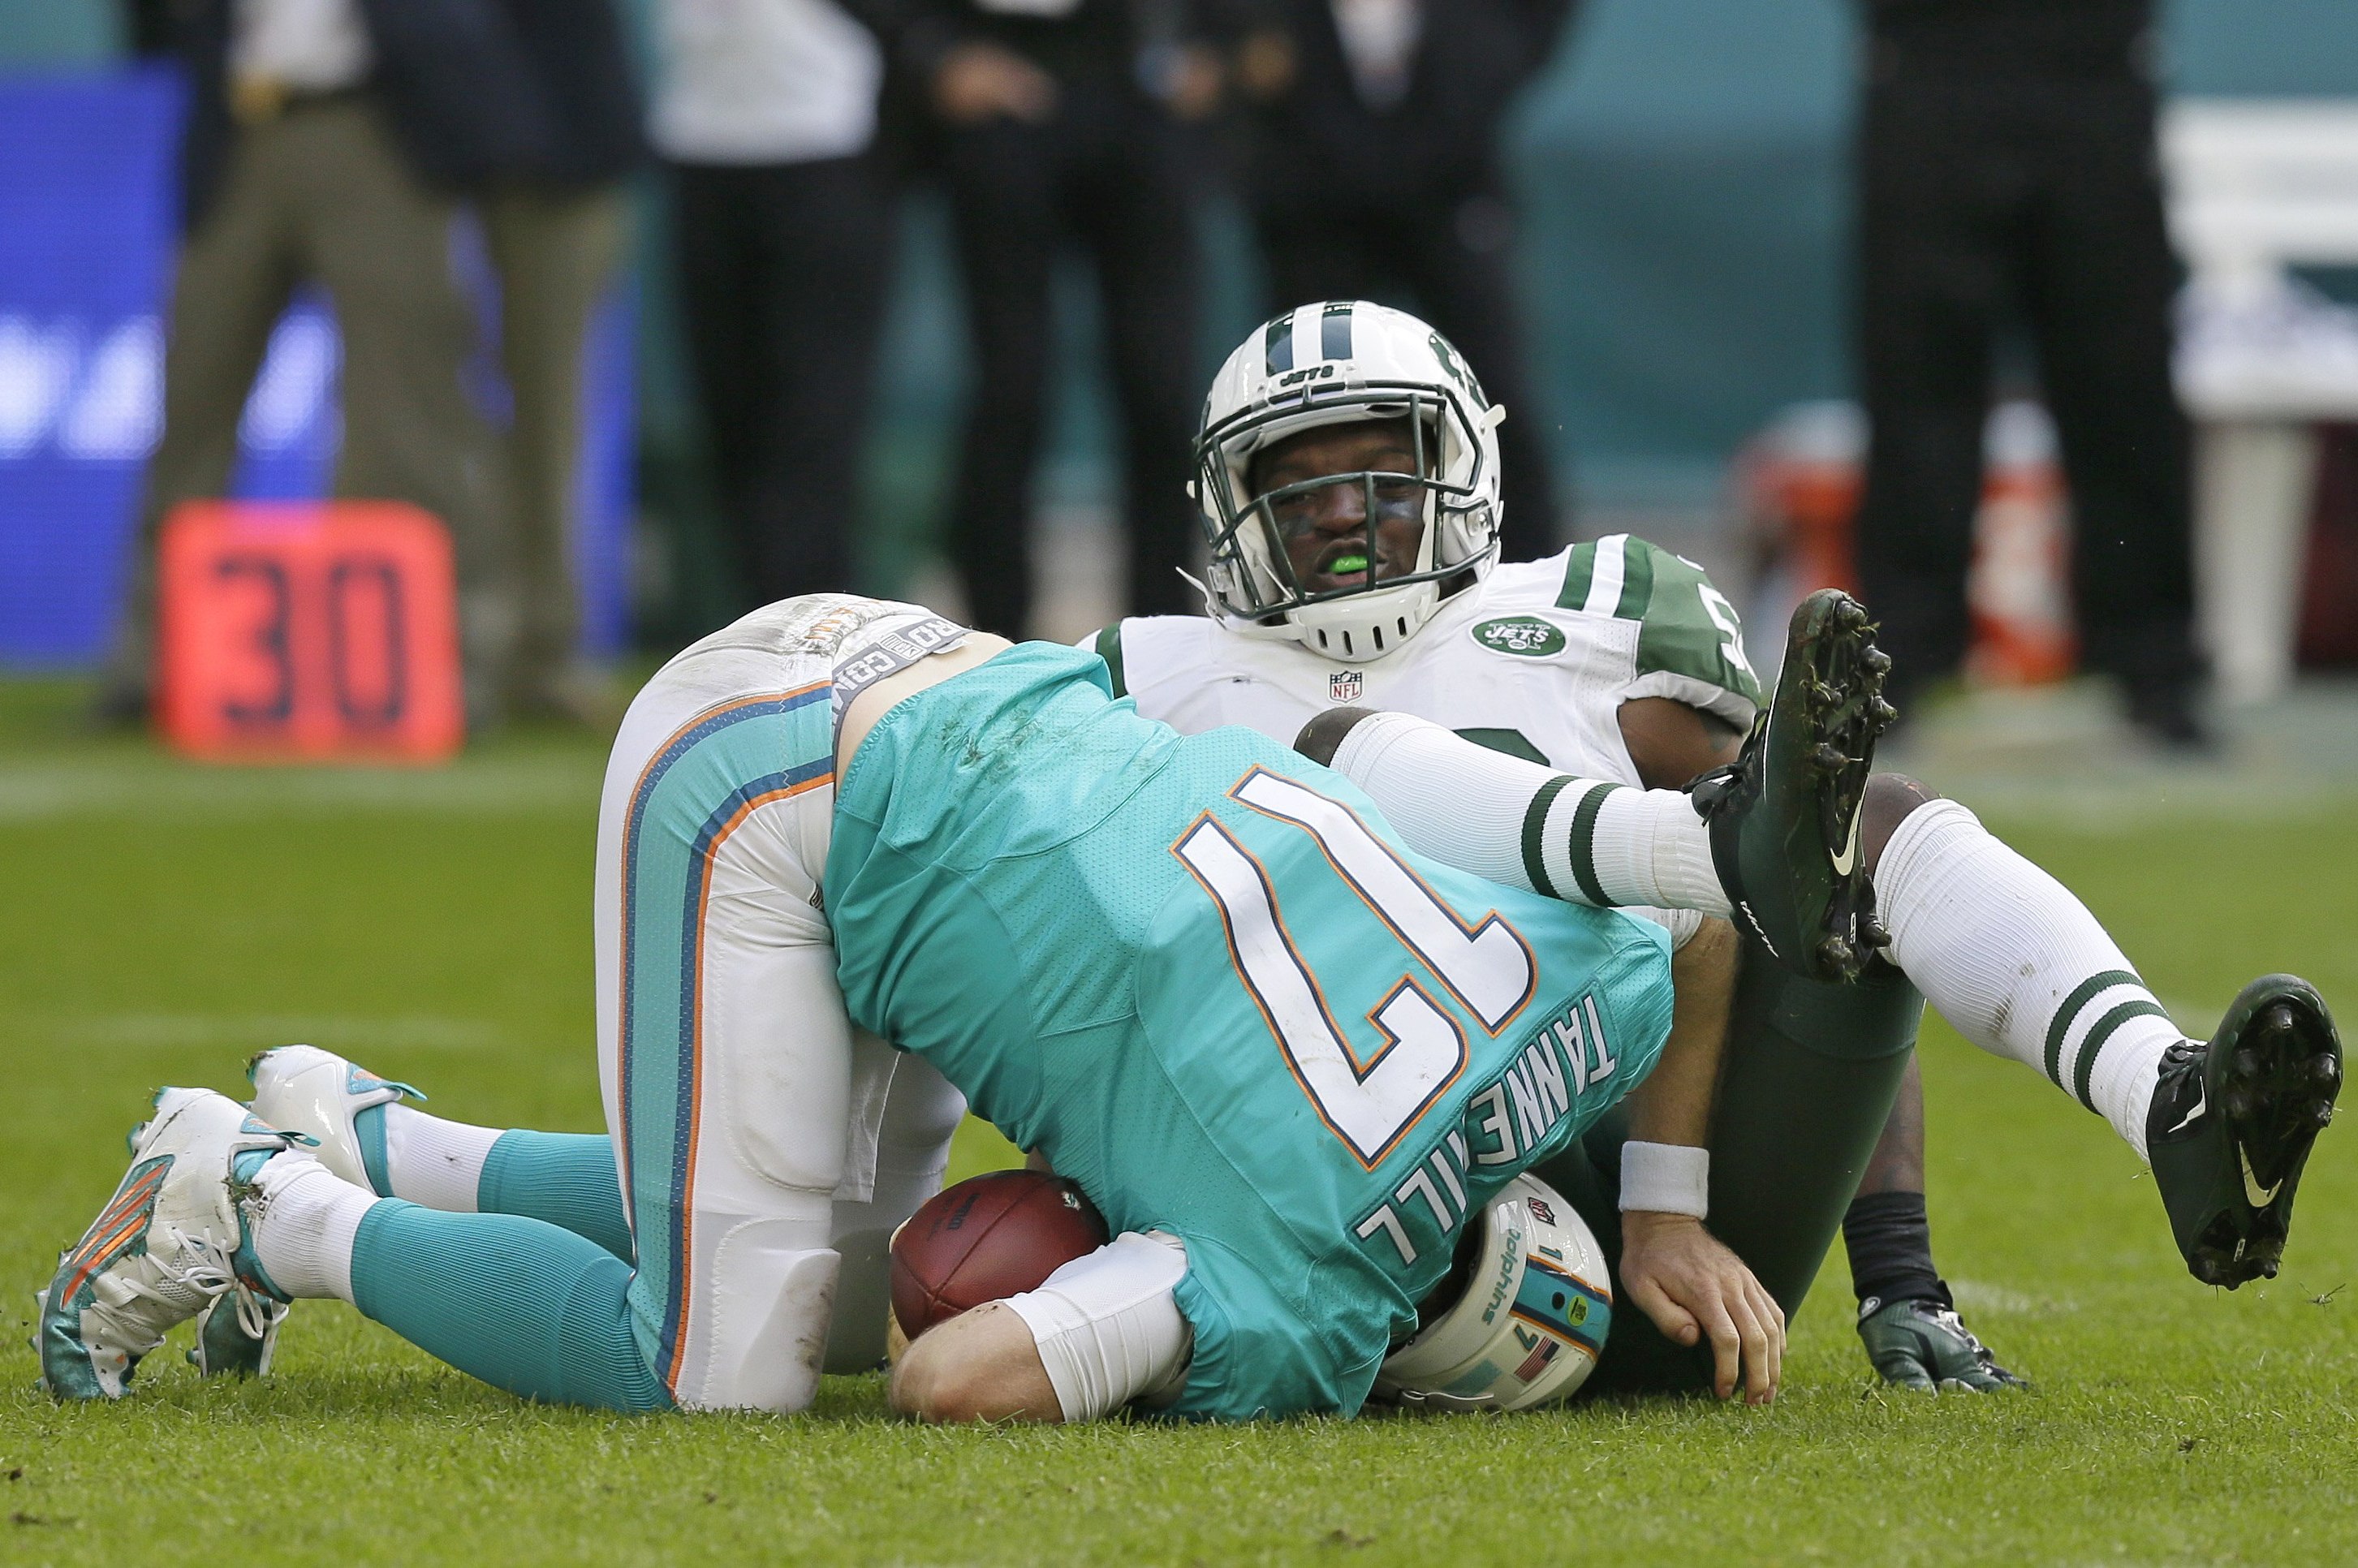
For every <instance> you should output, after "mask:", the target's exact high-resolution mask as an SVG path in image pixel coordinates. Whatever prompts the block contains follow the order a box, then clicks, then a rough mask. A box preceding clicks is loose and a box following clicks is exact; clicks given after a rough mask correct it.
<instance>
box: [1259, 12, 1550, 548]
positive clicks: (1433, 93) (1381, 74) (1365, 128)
mask: <svg viewBox="0 0 2358 1568" xmlns="http://www.w3.org/2000/svg"><path fill="white" fill-rule="evenodd" d="M1571 10H1572V0H1449V3H1448V4H1445V5H1443V4H1435V3H1432V0H1252V4H1251V5H1250V8H1249V20H1248V21H1247V22H1246V24H1245V37H1244V42H1243V45H1242V47H1241V48H1240V49H1239V51H1238V57H1237V59H1238V69H1237V84H1238V89H1239V96H1240V97H1241V98H1242V100H1243V102H1244V104H1245V108H1246V114H1245V124H1246V126H1247V129H1248V135H1247V140H1246V160H1245V161H1246V192H1247V199H1248V200H1249V204H1250V206H1251V210H1252V218H1253V223H1254V227H1255V229H1256V230H1257V231H1258V233H1259V238H1260V248H1261V254H1262V255H1263V257H1264V258H1265V260H1266V261H1267V264H1268V267H1269V276H1270V285H1271V289H1272V290H1273V291H1274V293H1275V295H1276V301H1275V308H1278V309H1281V310H1282V309H1291V308H1293V307H1294V306H1297V305H1300V304H1302V303H1303V301H1305V300H1312V299H1390V300H1392V301H1394V302H1396V303H1397V302H1401V301H1400V300H1399V298H1398V296H1399V294H1400V293H1401V291H1405V293H1406V295H1407V296H1408V299H1407V301H1405V302H1406V303H1409V304H1411V305H1412V307H1413V308H1415V309H1416V310H1417V312H1418V314H1420V315H1422V316H1423V317H1425V318H1426V319H1429V320H1430V321H1432V322H1433V326H1434V327H1435V328H1437V329H1438V330H1440V332H1441V333H1442V335H1443V336H1444V337H1445V338H1446V339H1448V340H1449V341H1450V342H1452V343H1454V344H1455V345H1456V347H1457V349H1458V351H1460V352H1461V353H1463V354H1464V355H1465V356H1466V363H1467V365H1468V367H1469V368H1470V369H1471V370H1472V371H1473V373H1475V374H1476V376H1477V377H1478V378H1479V379H1480V381H1481V383H1482V386H1483V390H1484V391H1485V392H1486V393H1487V394H1488V395H1489V398H1490V400H1491V401H1492V402H1493V403H1495V404H1498V405H1500V406H1504V407H1505V408H1506V410H1507V422H1506V424H1504V425H1503V426H1501V427H1499V431H1498V440H1499V445H1500V449H1501V450H1500V460H1501V464H1502V467H1503V468H1504V470H1505V478H1506V486H1507V488H1506V492H1505V494H1504V496H1503V497H1502V499H1501V503H1500V509H1499V510H1500V517H1501V524H1502V525H1501V530H1500V544H1501V555H1500V558H1501V559H1505V560H1515V561H1522V560H1535V559H1537V558H1539V557H1542V556H1546V555H1551V554H1552V553H1553V552H1554V551H1555V550H1556V549H1557V548H1558V547H1559V546H1560V545H1561V544H1562V538H1561V536H1560V530H1559V527H1558V515H1557V513H1558V499H1557V494H1556V489H1555V480H1554V477H1553V468H1554V464H1553V456H1554V454H1553V452H1552V450H1551V443H1550V442H1549V440H1548V422H1547V421H1545V420H1543V419H1542V418H1541V416H1540V409H1539V404H1538V400H1537V398H1536V396H1535V395H1534V391H1533V387H1532V383H1531V377H1530V374H1529V373H1528V370H1527V367H1526V356H1525V351H1524V334H1523V325H1522V313H1521V310H1520V308H1519V307H1518V305H1517V303H1516V298H1515V283H1514V277H1513V271H1512V266H1511V263H1512V260H1513V243H1514V238H1515V211H1514V208H1513V205H1512V203H1511V201H1510V200H1509V196H1508V190H1507V181H1506V178H1505V171H1504V169H1503V168H1502V167H1501V158H1500V149H1499V128H1500V124H1501V122H1502V120H1503V119H1504V117H1505V115H1506V113H1507V110H1508V109H1509V106H1510V105H1511V104H1512V103H1513V101H1514V97H1515V94H1516V92H1517V91H1518V90H1519V89H1520V87H1521V86H1522V85H1523V84H1524V83H1525V82H1526V81H1529V80H1530V79H1531V76H1532V75H1534V74H1535V73H1536V72H1538V71H1539V70H1541V68H1542V67H1544V66H1545V65H1546V64H1547V62H1548V60H1549V59H1550V58H1551V57H1552V55H1553V54H1554V52H1555V48H1556V44H1557V42H1558V40H1559V39H1560V38H1562V37H1563V29H1564V26H1565V22H1566V19H1567V17H1568V16H1569V15H1570V13H1571Z"/></svg>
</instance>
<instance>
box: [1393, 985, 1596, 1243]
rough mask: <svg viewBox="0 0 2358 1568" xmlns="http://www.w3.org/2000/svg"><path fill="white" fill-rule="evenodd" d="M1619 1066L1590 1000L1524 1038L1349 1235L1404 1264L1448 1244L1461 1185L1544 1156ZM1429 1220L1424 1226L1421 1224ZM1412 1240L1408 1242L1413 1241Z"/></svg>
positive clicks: (1462, 1199)
mask: <svg viewBox="0 0 2358 1568" xmlns="http://www.w3.org/2000/svg"><path fill="white" fill-rule="evenodd" d="M1619 1066H1620V1063H1619V1062H1617V1060H1616V1059H1615V1057H1614V1052H1613V1048H1612V1045H1611V1044H1610V1043H1609V1042H1608V1041H1607V1040H1606V1034H1605V1024H1604V1021H1603V1020H1602V1019H1601V1018H1600V1017H1599V1016H1598V1014H1597V1011H1596V998H1595V995H1594V994H1593V993H1592V994H1590V995H1586V996H1584V997H1582V998H1581V999H1580V1000H1578V1001H1575V1002H1574V1003H1573V1004H1572V1005H1571V1006H1569V1007H1567V1008H1565V1009H1564V1010H1563V1011H1562V1012H1560V1013H1558V1014H1557V1015H1556V1016H1555V1017H1554V1018H1553V1019H1552V1020H1551V1021H1550V1022H1548V1023H1547V1024H1546V1025H1544V1026H1543V1027H1542V1028H1541V1029H1540V1030H1539V1031H1538V1032H1537V1033H1534V1034H1533V1035H1532V1036H1531V1042H1530V1043H1529V1044H1526V1045H1525V1046H1524V1047H1523V1050H1522V1054H1520V1055H1519V1056H1517V1057H1516V1058H1515V1060H1514V1061H1513V1063H1511V1064H1510V1065H1509V1066H1508V1067H1507V1070H1506V1071H1504V1072H1503V1073H1500V1074H1499V1075H1498V1076H1497V1077H1496V1078H1494V1079H1492V1080H1491V1081H1490V1083H1489V1084H1488V1086H1487V1087H1485V1088H1483V1089H1482V1090H1481V1091H1480V1092H1479V1093H1477V1094H1476V1095H1475V1096H1474V1098H1472V1099H1471V1100H1469V1101H1467V1102H1466V1116H1465V1119H1464V1120H1463V1121H1462V1122H1461V1123H1460V1124H1459V1125H1458V1126H1456V1127H1454V1128H1452V1129H1451V1130H1450V1131H1449V1135H1448V1136H1447V1137H1446V1138H1444V1139H1443V1140H1442V1141H1441V1143H1440V1144H1439V1145H1438V1146H1437V1147H1435V1148H1434V1149H1433V1152H1432V1153H1431V1154H1429V1155H1427V1156H1426V1157H1425V1159H1424V1161H1423V1162H1422V1163H1420V1164H1419V1165H1418V1166H1417V1167H1416V1168H1415V1169H1414V1170H1412V1171H1411V1172H1410V1173H1408V1176H1407V1178H1406V1179H1405V1180H1403V1181H1402V1182H1401V1184H1400V1185H1399V1186H1397V1187H1395V1188H1394V1189H1393V1190H1392V1195H1391V1198H1390V1201H1389V1202H1386V1203H1380V1204H1378V1205H1377V1206H1375V1208H1374V1209H1373V1210H1372V1211H1370V1212H1369V1213H1368V1214H1367V1215H1365V1216H1364V1217H1361V1218H1360V1220H1359V1222H1358V1223H1357V1225H1355V1226H1353V1227H1351V1228H1352V1230H1353V1232H1354V1233H1355V1234H1357V1236H1358V1237H1359V1238H1360V1239H1361V1240H1368V1239H1369V1238H1373V1237H1374V1236H1375V1235H1376V1233H1377V1232H1378V1231H1381V1232H1382V1233H1383V1234H1384V1235H1385V1236H1386V1237H1388V1238H1390V1241H1391V1244H1392V1245H1393V1246H1394V1247H1395V1248H1397V1249H1399V1251H1400V1260H1401V1262H1402V1263H1403V1264H1408V1263H1413V1262H1415V1261H1416V1260H1417V1259H1418V1258H1419V1257H1420V1256H1422V1252H1423V1250H1424V1249H1426V1248H1430V1247H1434V1246H1440V1247H1444V1248H1446V1247H1448V1246H1450V1245H1451V1244H1452V1240H1453V1238H1455V1235H1456V1232H1457V1227H1459V1226H1460V1225H1462V1224H1464V1223H1465V1220H1466V1213H1467V1210H1468V1202H1467V1198H1466V1175H1467V1174H1468V1173H1470V1172H1472V1171H1475V1170H1478V1169H1481V1168H1483V1167H1487V1166H1492V1165H1517V1166H1520V1165H1527V1164H1529V1163H1530V1162H1531V1159H1532V1156H1533V1153H1534V1152H1535V1151H1537V1150H1540V1149H1541V1148H1544V1147H1545V1146H1546V1144H1547V1141H1548V1139H1549V1137H1550V1135H1552V1133H1553V1132H1554V1131H1555V1130H1556V1127H1557V1125H1558V1124H1559V1123H1561V1122H1562V1121H1563V1119H1564V1118H1565V1117H1566V1116H1568V1115H1570V1114H1571V1112H1572V1107H1573V1102H1574V1099H1576V1098H1578V1097H1579V1096H1580V1095H1582V1094H1585V1092H1587V1091H1588V1090H1589V1089H1590V1088H1592V1087H1595V1086H1597V1085H1601V1084H1603V1083H1604V1082H1605V1081H1606V1079H1608V1078H1610V1077H1611V1076H1613V1074H1614V1072H1615V1071H1616V1070H1617V1068H1618V1067H1619ZM1428 1217H1429V1222H1428ZM1412 1232H1413V1234H1412Z"/></svg>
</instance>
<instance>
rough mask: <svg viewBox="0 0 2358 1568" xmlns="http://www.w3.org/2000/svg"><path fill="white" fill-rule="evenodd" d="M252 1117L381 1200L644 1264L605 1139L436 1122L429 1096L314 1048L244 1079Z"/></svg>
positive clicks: (275, 1053)
mask: <svg viewBox="0 0 2358 1568" xmlns="http://www.w3.org/2000/svg"><path fill="white" fill-rule="evenodd" d="M246 1076H247V1077H248V1078H249V1079H251V1080H252V1082H253V1084H254V1115H255V1116H256V1117H257V1118H259V1119H261V1120H262V1121H263V1122H265V1123H266V1124H267V1125H269V1126H272V1127H276V1128H282V1129H285V1130H287V1131H290V1132H300V1133H304V1134H306V1135H307V1136H308V1137H311V1138H314V1139H317V1140H318V1141H319V1143H318V1147H317V1150H316V1153H317V1156H318V1158H319V1162H320V1163H321V1164H323V1165H325V1166H327V1167H328V1169H329V1170H330V1171H332V1172H334V1173H336V1175H337V1176H338V1177H340V1178H341V1179H342V1180H344V1181H346V1182H350V1183H352V1184H353V1185H355V1186H362V1187H366V1188H367V1189H368V1190H369V1191H371V1192H373V1193H374V1194H375V1195H377V1196H379V1197H387V1198H401V1199H404V1200H406V1201H407V1202H410V1203H415V1204H418V1205H421V1206H425V1207H427V1208H431V1209H440V1210H442V1211H444V1212H446V1213H450V1214H476V1213H482V1214H512V1215H521V1216H524V1217H527V1218H532V1219H540V1220H546V1221H547V1222H548V1223H549V1224H551V1225H554V1226H557V1227H561V1228H563V1229H566V1230H569V1231H572V1232H573V1233H574V1234H575V1235H577V1236H580V1237H585V1238H588V1239H590V1240H591V1241H594V1242H596V1243H597V1244H598V1245H599V1246H600V1247H602V1248H604V1249H606V1250H607V1251H609V1252H611V1253H612V1254H613V1255H614V1256H615V1257H617V1258H619V1259H621V1260H622V1261H623V1262H624V1263H630V1262H633V1260H634V1259H633V1251H632V1247H631V1226H630V1221H629V1219H628V1218H627V1217H625V1216H624V1214H623V1212H622V1185H621V1183H620V1182H619V1181H618V1180H617V1179H616V1176H615V1172H614V1144H613V1141H612V1140H611V1138H609V1137H608V1136H607V1135H606V1134H604V1133H602V1132H537V1131H534V1130H530V1129H528V1128H496V1127H478V1126H475V1125H473V1124H472V1123H470V1122H464V1121H452V1120H450V1119H448V1118H445V1117H439V1116H434V1115H430V1114H428V1113H427V1112H426V1111H423V1110H420V1109H418V1108H417V1107H416V1106H415V1105H411V1104H407V1103H405V1102H406V1101H407V1100H413V1099H416V1100H422V1099H424V1098H426V1097H425V1096H424V1095H423V1094H421V1093H420V1092H419V1091H418V1090H416V1089H415V1088H412V1087H410V1086H409V1085H407V1084H403V1083H395V1082H394V1081H392V1080H391V1079H387V1078H382V1077H379V1076H376V1075H375V1074H373V1073H372V1072H370V1071H368V1070H367V1069H366V1068H364V1067H362V1066H361V1065H359V1064H357V1063H354V1062H351V1061H347V1060H346V1059H345V1058H343V1057H341V1056H339V1055H336V1054H333V1053H331V1052H328V1051H322V1050H320V1049H319V1048H318V1047H316V1046H311V1045H282V1046H279V1047H278V1048H277V1049H276V1050H272V1051H265V1052H264V1053H262V1054H260V1055H258V1056H256V1057H255V1058H254V1061H253V1063H252V1064H251V1065H248V1067H247V1068H246Z"/></svg>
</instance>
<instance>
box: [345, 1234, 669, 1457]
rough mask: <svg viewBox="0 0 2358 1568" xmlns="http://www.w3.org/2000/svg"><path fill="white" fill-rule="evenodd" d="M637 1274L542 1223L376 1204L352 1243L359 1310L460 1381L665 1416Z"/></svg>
mask: <svg viewBox="0 0 2358 1568" xmlns="http://www.w3.org/2000/svg"><path fill="white" fill-rule="evenodd" d="M631 1277H632V1276H631V1271H630V1269H629V1267H628V1266H626V1265H625V1264H623V1263H622V1262H621V1261H620V1260H617V1259H616V1258H615V1257H614V1256H613V1255H612V1254H611V1252H608V1251H605V1250H603V1249H600V1248H599V1247H598V1246H596V1245H595V1244H594V1243H592V1242H590V1241H589V1240H587V1239H585V1238H582V1237H579V1236H576V1235H574V1234H573V1233H572V1232H570V1231H568V1230H563V1229H560V1228H558V1227H556V1226H554V1225H550V1224H548V1223H546V1221H543V1220H538V1219H527V1218H525V1217H521V1216H518V1215H506V1214H442V1213H438V1212H437V1211H436V1210H434V1209H430V1208H421V1207H419V1206H417V1205H416V1204H413V1203H405V1202H403V1201H401V1200H400V1199H398V1198H392V1199H387V1200H385V1201H384V1202H383V1203H380V1204H377V1205H376V1206H374V1207H373V1208H371V1209H370V1210H369V1212H368V1217H366V1218H364V1219H362V1221H361V1226H360V1231H359V1233H358V1234H357V1235H356V1236H354V1237H353V1238H352V1298H353V1301H354V1303H356V1304H357V1305H358V1306H359V1307H360V1309H361V1311H362V1313H364V1314H367V1315H368V1316H369V1317H372V1318H373V1319H375V1320H376V1321H377V1322H379V1323H381V1324H383V1325H385V1326H386V1327H387V1328H390V1329H391V1330H393V1331H394V1332H395V1334H398V1335H400V1336H402V1337H403V1338H404V1339H406V1340H408V1341H409V1342H410V1343H411V1344H412V1345H415V1346H417V1347H418V1348H419V1349H421V1350H424V1351H426V1352H427V1353H428V1354H430V1355H433V1356H436V1357H439V1358H441V1359H442V1360H444V1361H447V1362H449V1364H450V1365H451V1366H453V1367H456V1368H459V1369H460V1371H462V1372H466V1373H469V1374H471V1375H472V1376H474V1377H477V1378H481V1379H482V1380H483V1381H485V1382H487V1383H490V1384H492V1385H493V1386H495V1387H498V1388H502V1389H505V1390H508V1391H509V1392H510V1393H514V1394H521V1395H523V1396H524V1397H525V1399H528V1400H541V1401H543V1402H545V1403H548V1404H568V1405H589V1406H591V1407H593V1408H596V1409H600V1410H611V1411H625V1412H629V1413H635V1412H638V1411H654V1410H668V1409H669V1408H671V1403H672V1400H671V1395H670V1393H669V1392H668V1391H667V1390H665V1388H664V1385H663V1380H662V1379H659V1378H657V1377H656V1376H655V1374H654V1369H653V1368H650V1367H649V1366H648V1365H647V1361H646V1357H645V1356H644V1354H642V1353H641V1351H640V1349H639V1342H638V1336H637V1335H636V1334H635V1333H633V1330H632V1325H631V1306H630V1291H631Z"/></svg>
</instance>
